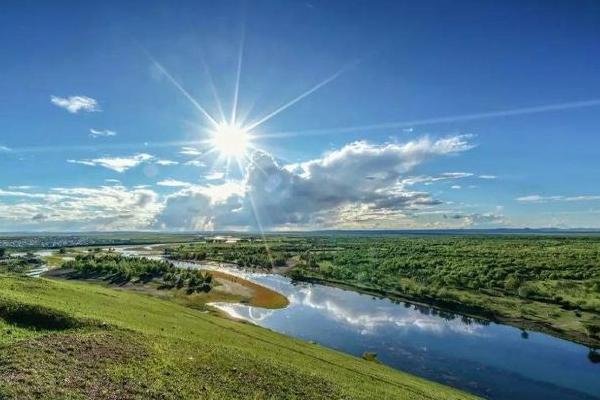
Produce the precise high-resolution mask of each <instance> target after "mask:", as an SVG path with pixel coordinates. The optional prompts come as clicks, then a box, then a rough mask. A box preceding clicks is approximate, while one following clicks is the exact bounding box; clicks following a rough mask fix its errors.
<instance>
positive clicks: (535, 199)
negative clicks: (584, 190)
mask: <svg viewBox="0 0 600 400" xmlns="http://www.w3.org/2000/svg"><path fill="white" fill-rule="evenodd" d="M516 200H517V201H519V202H521V203H550V202H575V201H597V200H600V195H583V196H540V195H538V194H532V195H529V196H522V197H517V198H516Z"/></svg>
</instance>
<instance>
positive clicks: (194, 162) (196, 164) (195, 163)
mask: <svg viewBox="0 0 600 400" xmlns="http://www.w3.org/2000/svg"><path fill="white" fill-rule="evenodd" d="M185 165H190V166H192V167H206V164H205V163H203V162H202V161H199V160H190V161H186V163H185Z"/></svg>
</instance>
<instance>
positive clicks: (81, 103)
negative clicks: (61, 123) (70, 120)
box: [50, 96, 101, 114]
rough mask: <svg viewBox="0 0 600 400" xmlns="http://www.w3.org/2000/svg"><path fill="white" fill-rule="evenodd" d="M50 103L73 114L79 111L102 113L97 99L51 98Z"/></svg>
mask: <svg viewBox="0 0 600 400" xmlns="http://www.w3.org/2000/svg"><path fill="white" fill-rule="evenodd" d="M50 101H51V102H52V104H55V105H57V106H58V107H62V108H64V109H65V110H67V111H68V112H70V113H72V114H76V113H78V112H79V111H86V112H93V111H101V110H100V106H99V104H98V102H97V101H96V100H95V99H93V98H91V97H87V96H70V97H58V96H51V97H50Z"/></svg>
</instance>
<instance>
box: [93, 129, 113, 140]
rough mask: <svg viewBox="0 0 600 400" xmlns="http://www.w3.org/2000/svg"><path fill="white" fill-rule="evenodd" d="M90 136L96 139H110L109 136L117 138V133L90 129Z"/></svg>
mask: <svg viewBox="0 0 600 400" xmlns="http://www.w3.org/2000/svg"><path fill="white" fill-rule="evenodd" d="M90 136H91V137H94V138H97V137H110V136H117V132H115V131H111V130H109V129H93V128H92V129H90Z"/></svg>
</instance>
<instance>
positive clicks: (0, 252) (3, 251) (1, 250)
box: [0, 247, 6, 257]
mask: <svg viewBox="0 0 600 400" xmlns="http://www.w3.org/2000/svg"><path fill="white" fill-rule="evenodd" d="M5 255H6V249H5V248H3V247H0V257H4V256H5Z"/></svg>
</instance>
